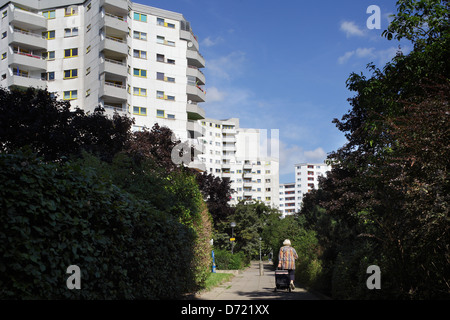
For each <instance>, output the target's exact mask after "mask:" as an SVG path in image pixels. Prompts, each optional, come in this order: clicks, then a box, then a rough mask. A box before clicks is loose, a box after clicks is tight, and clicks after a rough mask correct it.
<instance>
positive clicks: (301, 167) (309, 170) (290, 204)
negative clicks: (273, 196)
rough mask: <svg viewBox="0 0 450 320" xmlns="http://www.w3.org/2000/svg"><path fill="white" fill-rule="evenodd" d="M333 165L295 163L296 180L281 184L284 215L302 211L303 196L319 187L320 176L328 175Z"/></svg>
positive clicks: (281, 204)
mask: <svg viewBox="0 0 450 320" xmlns="http://www.w3.org/2000/svg"><path fill="white" fill-rule="evenodd" d="M330 170H331V166H329V165H326V164H325V163H299V164H296V165H295V170H294V174H295V182H292V183H283V184H280V188H279V209H280V211H281V212H282V214H283V216H285V215H290V214H294V213H296V212H298V211H300V209H301V206H302V201H303V197H304V196H305V195H306V194H307V193H308V192H310V191H311V190H313V189H318V188H319V177H322V176H323V177H326V175H327V172H328V171H330Z"/></svg>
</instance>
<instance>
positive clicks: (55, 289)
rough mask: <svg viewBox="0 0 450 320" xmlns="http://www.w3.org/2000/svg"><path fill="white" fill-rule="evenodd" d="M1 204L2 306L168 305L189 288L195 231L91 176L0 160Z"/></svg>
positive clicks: (22, 159) (19, 158) (24, 160)
mask: <svg viewBox="0 0 450 320" xmlns="http://www.w3.org/2000/svg"><path fill="white" fill-rule="evenodd" d="M0 199H1V203H0V212H1V215H0V247H1V248H2V259H1V260H0V272H1V274H2V277H1V278H0V297H1V298H2V299H11V298H12V299H18V298H19V299H36V298H38V299H61V298H81V299H156V298H165V299H170V298H177V297H179V296H180V295H181V294H183V293H185V292H188V291H189V290H190V289H191V288H192V285H193V284H194V283H195V270H194V269H193V268H191V266H192V260H193V259H194V252H193V251H194V244H195V238H196V236H195V232H194V230H193V229H191V228H189V227H187V226H184V225H182V224H181V223H179V222H178V221H176V220H175V219H174V218H173V217H171V216H170V215H167V214H164V213H163V212H161V211H160V210H158V209H156V208H155V207H154V206H152V204H151V203H149V202H148V201H145V200H138V199H136V198H135V197H134V196H133V195H130V194H129V193H126V192H124V191H122V190H120V189H119V188H118V187H116V186H115V185H113V184H112V183H111V182H109V181H105V180H103V179H101V178H99V177H98V176H97V175H96V173H95V172H94V171H93V170H89V169H86V168H83V167H81V166H79V165H75V164H71V163H66V164H54V163H44V162H42V161H41V160H39V159H36V158H35V157H34V156H33V155H31V154H23V153H21V152H19V153H16V154H7V155H5V154H0ZM180 248H183V250H180ZM69 265H78V266H79V267H80V269H81V290H69V289H67V287H66V280H67V278H68V277H69V275H68V274H66V269H67V267H68V266H69ZM6 275H7V276H6Z"/></svg>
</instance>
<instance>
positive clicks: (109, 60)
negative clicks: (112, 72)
mask: <svg viewBox="0 0 450 320" xmlns="http://www.w3.org/2000/svg"><path fill="white" fill-rule="evenodd" d="M105 61H106V62H110V63H114V64H117V65H120V66H124V65H125V63H124V62H122V61H117V60H113V59H108V58H105Z"/></svg>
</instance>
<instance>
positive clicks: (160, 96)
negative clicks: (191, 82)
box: [156, 91, 175, 101]
mask: <svg viewBox="0 0 450 320" xmlns="http://www.w3.org/2000/svg"><path fill="white" fill-rule="evenodd" d="M156 98H157V99H163V100H169V101H175V96H168V95H165V94H164V91H156Z"/></svg>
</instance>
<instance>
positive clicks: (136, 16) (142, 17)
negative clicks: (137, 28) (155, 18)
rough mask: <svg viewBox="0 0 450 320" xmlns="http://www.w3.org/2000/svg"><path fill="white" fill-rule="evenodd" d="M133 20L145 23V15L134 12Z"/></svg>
mask: <svg viewBox="0 0 450 320" xmlns="http://www.w3.org/2000/svg"><path fill="white" fill-rule="evenodd" d="M134 20H137V21H142V22H147V15H146V14H143V13H138V12H135V13H134Z"/></svg>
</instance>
